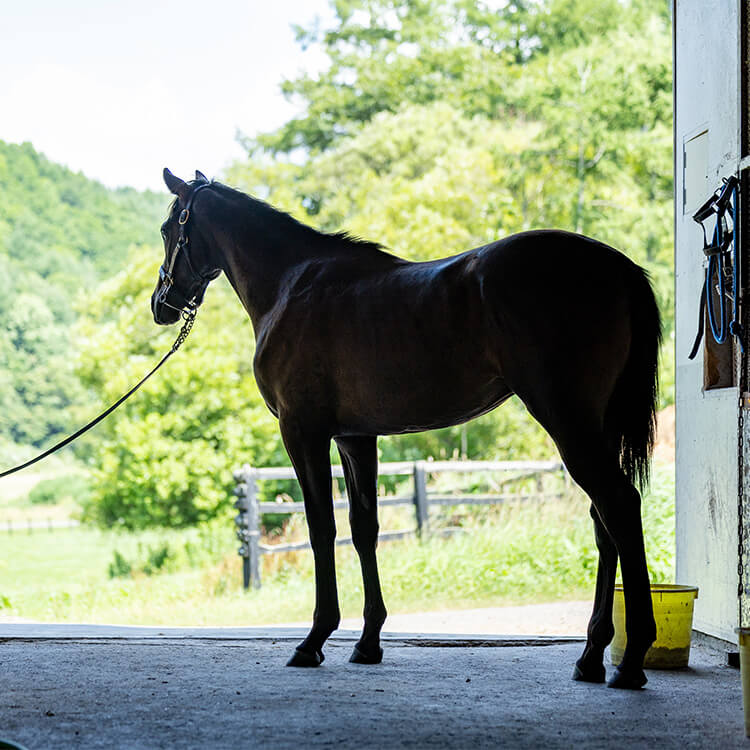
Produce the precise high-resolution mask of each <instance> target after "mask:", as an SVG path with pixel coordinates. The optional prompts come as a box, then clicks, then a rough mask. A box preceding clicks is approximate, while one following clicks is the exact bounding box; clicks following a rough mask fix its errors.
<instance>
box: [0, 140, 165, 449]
mask: <svg viewBox="0 0 750 750" xmlns="http://www.w3.org/2000/svg"><path fill="white" fill-rule="evenodd" d="M168 200H169V199H168V197H167V196H166V195H160V194H157V193H152V192H143V193H141V192H138V191H137V190H133V189H131V188H124V189H118V190H110V189H108V188H106V187H104V186H103V185H101V184H100V183H98V182H95V181H94V180H90V179H88V178H87V177H85V176H84V175H82V174H80V173H75V172H72V171H70V170H69V169H67V168H65V167H62V166H60V165H59V164H55V163H53V162H51V161H49V160H48V159H47V158H46V157H45V156H44V155H42V154H40V153H39V152H37V151H36V150H35V149H34V148H33V146H32V145H31V144H29V143H24V144H22V145H20V146H18V145H14V144H9V143H5V142H3V141H0V442H4V443H8V442H12V443H17V444H26V445H28V444H30V445H34V446H40V445H43V444H45V443H47V442H49V441H50V440H51V439H52V438H53V437H54V436H56V435H58V434H59V433H61V432H63V431H65V430H66V429H68V427H69V425H68V424H67V420H66V418H65V410H66V408H67V407H68V406H70V405H71V403H74V402H75V401H77V400H80V399H81V398H82V391H81V389H80V386H79V385H78V381H77V379H76V378H75V376H74V375H73V372H72V356H71V354H72V352H71V347H70V335H69V332H70V327H71V325H72V323H73V322H74V320H75V312H74V309H73V302H74V300H75V298H76V296H77V295H78V293H79V292H80V291H81V290H85V289H87V288H90V287H91V286H92V285H93V284H94V283H96V282H97V281H98V280H100V279H102V278H104V277H106V276H110V275H112V274H114V273H116V272H117V271H119V270H120V269H121V268H122V267H123V266H124V264H125V262H126V260H127V256H128V250H129V249H130V248H131V247H132V246H134V245H144V244H147V245H154V246H157V245H159V244H160V240H159V225H160V223H161V221H162V220H163V218H164V216H165V215H166V208H167V204H168Z"/></svg>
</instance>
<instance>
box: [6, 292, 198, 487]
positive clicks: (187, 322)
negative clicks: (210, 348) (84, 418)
mask: <svg viewBox="0 0 750 750" xmlns="http://www.w3.org/2000/svg"><path fill="white" fill-rule="evenodd" d="M197 312H198V311H197V308H194V307H193V308H190V309H188V310H185V311H183V313H182V319H183V321H184V322H183V324H182V328H180V332H179V333H178V334H177V338H176V339H175V341H174V344H172V348H171V349H170V350H169V351H168V352H167V353H166V354H165V355H164V356H163V357H162V358H161V359H160V360H159V362H158V364H157V365H156V367H154V368H153V369H152V370H150V371H149V372H148V373H147V374H146V375H144V376H143V377H142V378H141V380H139V381H138V383H136V384H135V385H134V386H133V387H132V388H131V389H130V390H129V391H128V392H127V393H126V394H125V395H124V396H120V398H119V399H117V401H115V403H114V404H112V406H110V407H109V408H108V409H107V410H106V411H103V412H102V413H101V414H100V415H99V416H98V417H95V418H94V419H92V420H91V421H90V422H89V423H88V424H85V425H84V426H83V427H81V429H80V430H77V431H76V432H74V433H73V434H72V435H69V436H68V437H66V438H65V439H64V440H61V441H60V442H59V443H56V444H55V445H53V446H52V447H51V448H47V450H46V451H44V452H43V453H40V454H39V455H38V456H35V457H34V458H32V459H31V460H29V461H26V462H25V463H22V464H19V465H18V466H14V467H13V468H12V469H6V470H5V471H3V472H2V473H0V479H2V478H3V477H7V476H8V475H9V474H15V473H16V472H17V471H21V469H25V468H26V467H27V466H31V465H32V464H35V463H36V462H37V461H41V460H42V459H43V458H47V456H49V455H51V454H52V453H55V452H56V451H59V450H60V449H61V448H64V447H65V446H66V445H68V443H72V442H73V441H74V440H75V439H76V438H78V437H80V436H81V435H83V433H84V432H88V431H89V430H90V429H91V428H92V427H95V426H96V425H98V424H99V422H101V421H102V419H104V418H105V417H107V416H109V415H110V414H111V413H112V412H113V411H114V410H115V409H116V408H117V407H118V406H119V405H120V404H122V403H123V401H126V400H127V399H129V398H130V397H131V396H132V395H133V394H134V393H135V392H136V391H137V390H138V389H139V388H140V387H141V386H142V385H143V384H144V383H145V382H146V381H147V380H148V379H149V378H150V377H151V376H152V375H153V374H154V373H155V372H156V371H157V370H158V369H159V368H160V367H161V366H162V365H163V364H164V363H165V362H166V361H167V360H168V359H169V358H170V357H171V356H172V355H173V354H174V353H175V352H176V351H177V350H178V349H179V348H180V347H181V346H182V345H183V343H184V342H185V339H186V338H187V337H188V334H189V333H190V331H191V330H192V328H193V324H194V323H195V316H196V314H197Z"/></svg>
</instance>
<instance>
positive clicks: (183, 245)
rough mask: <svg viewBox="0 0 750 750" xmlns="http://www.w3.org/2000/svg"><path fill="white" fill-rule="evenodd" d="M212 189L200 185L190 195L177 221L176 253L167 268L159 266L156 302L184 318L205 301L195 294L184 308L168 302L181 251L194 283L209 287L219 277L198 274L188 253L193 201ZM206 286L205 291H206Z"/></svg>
mask: <svg viewBox="0 0 750 750" xmlns="http://www.w3.org/2000/svg"><path fill="white" fill-rule="evenodd" d="M207 187H211V185H210V183H208V182H205V183H203V184H201V185H198V186H197V187H196V188H194V189H193V191H192V192H191V193H190V197H189V198H188V200H187V203H186V204H185V208H183V209H182V211H181V212H180V216H179V218H178V219H177V223H178V225H179V227H180V234H179V237H178V238H177V244H176V245H175V249H174V252H173V253H172V257H171V258H170V259H169V264H168V265H167V267H166V268H165V266H164V263H162V264H161V266H159V279H160V280H161V286H160V287H159V291H158V292H157V295H156V301H157V302H158V303H159V304H160V305H164V306H165V307H169V308H171V309H172V310H177V312H180V313H182V314H183V316H186V315H188V316H189V315H193V314H194V313H195V311H196V310H197V309H198V306H199V305H200V303H201V302H202V301H203V299H202V295H201V299H200V300H198V299H197V297H198V293H196V294H194V295H193V296H192V297H191V298H190V299H187V297H184V299H185V302H184V304H183V305H182V307H176V306H175V305H171V304H170V303H169V302H167V296H168V295H169V291H170V289H172V287H173V286H174V277H173V275H172V274H173V272H174V266H175V263H176V262H177V256H178V255H179V254H180V250H182V251H183V252H182V255H183V256H184V258H185V263H186V264H187V269H188V271H189V272H190V275H191V276H192V277H193V281H194V282H197V283H198V284H201V285H204V284H205V286H207V285H208V282H209V281H212V280H213V279H215V278H216V276H217V275H218V274H217V273H216V272H212V273H210V274H204V273H198V272H196V270H195V269H194V268H193V264H192V263H191V262H190V256H189V255H188V252H187V246H188V236H187V223H188V219H190V209H191V208H192V206H193V200H194V199H195V196H196V195H197V194H198V193H199V192H200V191H201V190H203V188H207ZM205 286H204V291H205Z"/></svg>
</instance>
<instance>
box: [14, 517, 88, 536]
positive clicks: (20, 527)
mask: <svg viewBox="0 0 750 750" xmlns="http://www.w3.org/2000/svg"><path fill="white" fill-rule="evenodd" d="M80 525H81V523H80V521H72V520H70V519H60V520H56V519H52V518H47V519H36V520H33V521H32V520H31V519H30V518H29V519H26V520H22V519H13V520H7V521H0V532H2V531H5V532H7V533H8V534H13V533H18V532H21V531H26V532H28V533H29V534H31V533H32V532H34V531H55V530H56V529H75V528H77V527H78V526H80Z"/></svg>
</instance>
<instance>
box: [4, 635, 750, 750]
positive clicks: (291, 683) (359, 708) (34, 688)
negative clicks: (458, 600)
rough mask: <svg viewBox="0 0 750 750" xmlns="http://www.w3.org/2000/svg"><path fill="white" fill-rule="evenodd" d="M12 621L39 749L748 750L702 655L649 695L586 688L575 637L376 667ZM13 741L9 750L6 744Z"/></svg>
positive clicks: (332, 645)
mask: <svg viewBox="0 0 750 750" xmlns="http://www.w3.org/2000/svg"><path fill="white" fill-rule="evenodd" d="M301 635H302V632H301V631H293V630H291V629H284V628H266V629H262V630H261V629H255V628H227V629H222V630H209V629H205V630H199V629H164V628H161V629H157V628H117V627H109V626H102V627H97V626H87V627H83V626H39V625H36V626H33V625H23V624H18V625H9V624H5V625H0V738H1V739H4V740H11V741H13V742H15V743H18V744H21V745H23V746H25V747H26V748H28V750H36V749H37V748H129V749H130V748H132V749H134V750H135V749H140V748H144V749H145V748H148V749H151V748H231V749H232V750H238V749H241V748H294V749H295V750H301V748H307V747H342V748H348V747H353V748H357V750H360V749H361V748H391V747H413V748H443V747H450V748H497V747H512V748H518V747H535V748H536V747H544V748H545V749H546V748H570V747H574V746H575V747H576V748H577V749H579V750H580V749H582V748H602V747H629V748H640V747H643V748H646V747H649V748H651V747H659V748H691V747H696V748H704V747H709V748H732V747H747V745H748V743H749V742H750V740H747V739H746V738H745V736H744V729H743V721H742V697H741V687H740V676H739V671H738V670H736V669H732V668H730V667H727V666H724V664H723V655H722V654H720V653H718V652H715V651H711V650H710V649H707V648H705V647H696V646H694V647H693V652H692V653H691V667H690V668H689V669H685V670H679V671H673V672H667V671H649V673H648V675H649V683H648V686H647V688H646V689H645V690H642V691H637V692H624V691H618V690H611V689H608V688H606V687H605V686H604V685H590V684H584V683H577V682H573V681H572V680H571V679H570V675H571V672H572V669H573V663H574V661H575V659H576V658H577V657H578V655H579V654H580V651H581V648H582V644H581V642H580V640H578V639H575V638H555V637H546V638H545V637H523V636H516V637H507V638H503V637H497V636H494V637H493V636H477V637H475V638H470V637H464V636H455V635H453V636H439V635H429V636H426V635H422V636H419V637H413V638H412V637H409V636H407V635H403V634H400V635H393V636H390V637H388V638H387V639H386V642H385V644H384V646H385V659H384V662H383V664H381V665H378V666H359V665H354V664H350V663H349V662H348V661H347V660H348V658H349V654H350V652H351V647H352V644H353V642H354V640H355V639H356V633H353V632H341V631H339V633H338V634H337V636H336V637H335V638H333V639H332V640H331V641H330V642H329V644H328V645H327V647H326V649H325V653H326V661H325V664H324V665H323V666H322V667H320V668H318V669H289V668H285V667H284V663H285V661H286V659H287V657H288V656H289V655H290V654H291V651H292V649H293V647H294V644H295V643H296V642H297V641H298V640H299V638H300V637H301ZM0 746H1V745H0Z"/></svg>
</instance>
